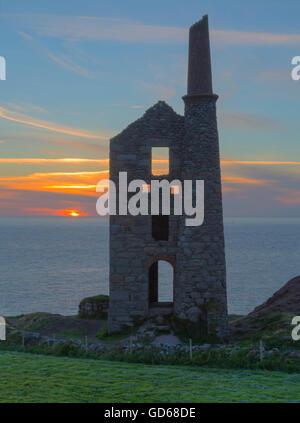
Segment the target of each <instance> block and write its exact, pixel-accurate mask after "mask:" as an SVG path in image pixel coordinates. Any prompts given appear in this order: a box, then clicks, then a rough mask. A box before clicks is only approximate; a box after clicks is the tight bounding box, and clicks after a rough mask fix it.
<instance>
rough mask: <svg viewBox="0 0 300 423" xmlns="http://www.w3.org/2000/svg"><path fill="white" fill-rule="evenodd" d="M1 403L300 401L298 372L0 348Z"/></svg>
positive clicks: (299, 377) (299, 376)
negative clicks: (135, 361)
mask: <svg viewBox="0 0 300 423" xmlns="http://www.w3.org/2000/svg"><path fill="white" fill-rule="evenodd" d="M0 369H1V378H0V402H2V403H3V402H298V401H299V402H300V374H286V373H281V372H268V371H249V370H224V369H207V368H197V367H188V366H149V365H143V364H129V363H119V362H110V361H102V360H91V359H82V358H81V359H76V358H66V357H54V356H43V355H36V354H35V355H34V354H28V353H17V352H4V351H2V352H0Z"/></svg>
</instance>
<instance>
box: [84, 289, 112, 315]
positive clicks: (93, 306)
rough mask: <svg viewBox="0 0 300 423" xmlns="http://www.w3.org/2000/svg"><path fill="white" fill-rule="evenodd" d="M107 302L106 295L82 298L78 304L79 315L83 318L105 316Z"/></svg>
mask: <svg viewBox="0 0 300 423" xmlns="http://www.w3.org/2000/svg"><path fill="white" fill-rule="evenodd" d="M108 304H109V297H108V295H97V296H96V297H88V298H84V299H83V300H81V302H80V304H79V313H78V314H79V317H81V318H84V319H104V318H107V312H108Z"/></svg>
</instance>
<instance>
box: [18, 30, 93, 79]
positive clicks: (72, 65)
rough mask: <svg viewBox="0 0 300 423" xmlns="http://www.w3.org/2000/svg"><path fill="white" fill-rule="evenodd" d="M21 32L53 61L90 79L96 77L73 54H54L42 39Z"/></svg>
mask: <svg viewBox="0 0 300 423" xmlns="http://www.w3.org/2000/svg"><path fill="white" fill-rule="evenodd" d="M19 34H20V35H21V37H23V38H24V39H25V40H27V41H28V42H29V43H30V44H31V45H32V46H33V47H34V48H35V49H37V50H38V51H39V52H40V53H42V54H43V55H44V56H46V57H48V58H49V59H50V60H52V61H53V62H55V63H56V64H58V65H59V66H61V67H62V68H64V69H67V70H70V71H72V72H74V73H77V74H78V75H81V76H84V77H86V78H89V79H93V78H95V74H94V73H93V72H91V71H90V70H89V69H88V68H87V67H85V66H83V65H80V64H79V63H77V62H75V60H74V58H73V57H72V55H70V54H66V53H57V54H54V53H53V52H51V51H50V50H49V48H48V47H46V46H45V45H44V44H43V43H42V42H41V41H40V40H37V39H36V38H34V37H32V36H31V35H29V34H27V33H26V32H24V31H19ZM73 53H74V48H73ZM77 57H78V54H77Z"/></svg>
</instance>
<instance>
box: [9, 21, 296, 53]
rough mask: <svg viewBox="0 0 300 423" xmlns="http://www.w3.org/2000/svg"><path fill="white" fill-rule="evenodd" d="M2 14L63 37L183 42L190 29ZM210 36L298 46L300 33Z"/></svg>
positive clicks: (230, 42) (41, 32)
mask: <svg viewBox="0 0 300 423" xmlns="http://www.w3.org/2000/svg"><path fill="white" fill-rule="evenodd" d="M2 16H3V17H5V18H7V19H9V20H10V21H12V22H14V23H15V24H17V25H18V26H19V27H21V28H25V29H30V30H32V31H34V32H35V33H37V34H39V35H42V36H48V37H56V38H60V39H63V40H116V41H123V42H124V41H127V42H134V43H145V42H150V43H182V42H186V40H187V37H188V29H187V28H184V27H176V26H162V25H148V24H145V23H141V22H134V21H129V20H124V19H116V18H105V17H91V16H59V15H50V14H26V13H24V14H6V15H2ZM211 39H212V41H213V42H214V43H216V44H227V45H257V46H259V45H277V46H278V45H299V43H300V34H297V33H296V34H288V33H266V32H250V31H247V32H246V31H236V30H233V29H212V30H211Z"/></svg>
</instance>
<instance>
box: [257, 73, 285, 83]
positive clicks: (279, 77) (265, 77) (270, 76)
mask: <svg viewBox="0 0 300 423" xmlns="http://www.w3.org/2000/svg"><path fill="white" fill-rule="evenodd" d="M257 80H258V81H290V80H291V72H290V71H285V72H279V71H264V72H261V73H260V74H259V75H258V76H257Z"/></svg>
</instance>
